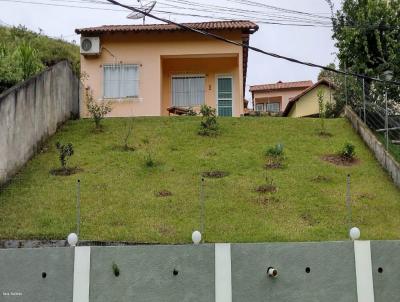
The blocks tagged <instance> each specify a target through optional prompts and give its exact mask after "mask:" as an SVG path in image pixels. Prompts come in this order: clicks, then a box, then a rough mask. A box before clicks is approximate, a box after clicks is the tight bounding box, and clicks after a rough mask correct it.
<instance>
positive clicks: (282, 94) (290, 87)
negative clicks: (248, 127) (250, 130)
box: [250, 81, 313, 113]
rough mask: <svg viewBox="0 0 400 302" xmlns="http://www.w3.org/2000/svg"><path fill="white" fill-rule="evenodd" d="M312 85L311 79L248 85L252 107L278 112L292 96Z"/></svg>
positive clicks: (284, 107)
mask: <svg viewBox="0 0 400 302" xmlns="http://www.w3.org/2000/svg"><path fill="white" fill-rule="evenodd" d="M312 85H313V82H312V81H300V82H281V81H279V82H277V83H275V84H264V85H254V86H250V92H251V94H252V99H253V109H254V110H256V111H264V112H272V113H280V112H283V111H285V109H286V106H287V105H288V103H289V102H290V100H291V99H292V98H294V97H295V96H297V95H298V94H300V93H301V92H302V91H304V90H305V89H307V88H309V87H311V86H312Z"/></svg>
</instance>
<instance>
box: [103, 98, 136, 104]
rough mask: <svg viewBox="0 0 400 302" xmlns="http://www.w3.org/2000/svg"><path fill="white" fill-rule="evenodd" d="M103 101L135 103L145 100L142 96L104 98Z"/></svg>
mask: <svg viewBox="0 0 400 302" xmlns="http://www.w3.org/2000/svg"><path fill="white" fill-rule="evenodd" d="M101 101H103V102H111V103H133V102H143V98H141V97H127V98H102V99H101Z"/></svg>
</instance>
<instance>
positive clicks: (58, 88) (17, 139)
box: [0, 61, 80, 184]
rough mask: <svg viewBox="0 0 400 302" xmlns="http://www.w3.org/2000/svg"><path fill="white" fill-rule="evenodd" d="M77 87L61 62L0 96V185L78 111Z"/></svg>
mask: <svg viewBox="0 0 400 302" xmlns="http://www.w3.org/2000/svg"><path fill="white" fill-rule="evenodd" d="M79 86H80V85H79V79H78V78H77V77H76V76H75V75H74V74H73V72H72V69H71V67H70V65H69V63H68V62H67V61H63V62H60V63H58V64H56V65H54V66H53V67H51V68H49V69H47V70H45V71H44V72H42V73H40V74H39V75H37V76H35V77H33V78H31V79H29V80H27V81H25V82H23V83H22V84H20V85H17V86H14V87H13V88H11V89H9V90H8V91H6V92H5V93H3V94H2V95H0V184H2V183H3V182H5V181H6V180H7V179H8V178H10V177H11V176H12V175H13V174H15V173H16V172H17V171H18V170H19V169H20V168H21V167H22V166H23V165H24V164H25V163H26V162H27V161H28V160H29V159H30V158H31V157H32V156H33V154H34V153H35V152H36V151H37V148H38V147H39V146H40V144H41V143H42V142H43V141H44V140H46V139H47V138H48V137H49V136H51V135H53V134H54V133H55V132H56V130H57V127H58V125H60V124H61V123H63V122H65V121H66V120H68V119H69V118H70V117H71V114H78V113H79Z"/></svg>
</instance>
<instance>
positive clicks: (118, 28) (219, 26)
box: [75, 20, 258, 35]
mask: <svg viewBox="0 0 400 302" xmlns="http://www.w3.org/2000/svg"><path fill="white" fill-rule="evenodd" d="M182 24H183V25H185V26H187V27H190V28H193V29H199V30H242V31H244V32H246V33H249V34H252V33H254V32H256V31H257V30H258V25H257V24H255V23H253V22H251V21H243V20H237V21H214V22H197V23H182ZM184 30H185V29H182V28H180V27H178V26H176V25H172V24H145V25H103V26H98V27H87V28H77V29H75V32H76V33H77V34H83V35H84V34H99V33H110V32H149V31H184Z"/></svg>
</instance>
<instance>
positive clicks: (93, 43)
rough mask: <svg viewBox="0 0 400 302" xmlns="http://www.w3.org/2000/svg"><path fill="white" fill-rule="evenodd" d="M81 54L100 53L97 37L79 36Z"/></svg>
mask: <svg viewBox="0 0 400 302" xmlns="http://www.w3.org/2000/svg"><path fill="white" fill-rule="evenodd" d="M81 54H83V55H98V54H100V38H99V37H81Z"/></svg>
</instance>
